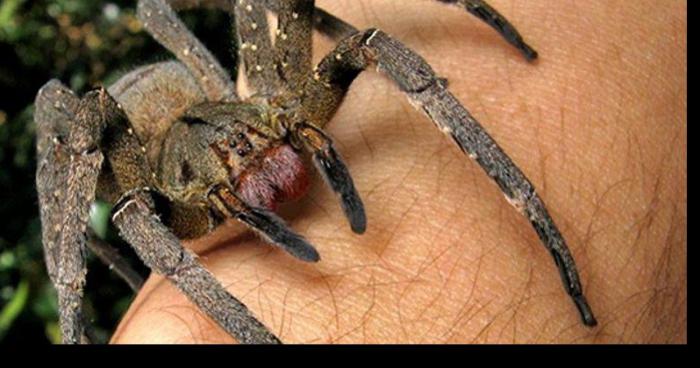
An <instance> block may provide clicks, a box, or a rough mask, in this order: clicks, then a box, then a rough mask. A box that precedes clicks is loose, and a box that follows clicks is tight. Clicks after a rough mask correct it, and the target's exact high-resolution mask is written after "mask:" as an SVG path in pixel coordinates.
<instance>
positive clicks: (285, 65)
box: [275, 0, 314, 91]
mask: <svg viewBox="0 0 700 368" xmlns="http://www.w3.org/2000/svg"><path fill="white" fill-rule="evenodd" d="M277 15H278V21H277V30H276V32H275V34H276V38H275V50H276V51H277V57H276V58H275V60H276V62H277V69H278V70H279V71H280V73H279V74H280V76H281V78H282V79H283V80H284V81H285V83H286V85H287V86H288V87H289V88H290V89H292V90H294V91H297V90H300V89H301V88H302V83H303V82H304V81H305V80H306V78H307V77H308V75H309V74H310V70H311V33H312V31H313V15H314V0H288V1H281V2H279V8H278V10H277Z"/></svg>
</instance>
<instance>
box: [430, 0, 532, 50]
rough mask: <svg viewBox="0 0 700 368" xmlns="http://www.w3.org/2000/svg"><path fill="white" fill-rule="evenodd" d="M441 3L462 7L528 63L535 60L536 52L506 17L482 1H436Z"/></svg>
mask: <svg viewBox="0 0 700 368" xmlns="http://www.w3.org/2000/svg"><path fill="white" fill-rule="evenodd" d="M437 1H440V2H443V3H448V4H454V5H458V6H461V7H463V8H464V9H466V10H467V11H468V12H469V13H471V14H472V15H474V16H476V17H477V18H479V19H481V20H482V21H484V22H486V23H487V24H488V25H489V26H491V28H493V29H495V30H496V31H497V32H498V33H499V34H500V35H501V36H502V37H503V38H504V39H505V40H506V41H508V43H510V44H511V45H513V46H514V47H515V48H517V49H518V50H520V52H521V53H522V54H523V56H524V57H525V58H526V59H527V60H528V61H533V60H535V59H537V51H535V50H534V49H533V48H532V47H530V45H528V44H527V43H525V40H524V39H523V36H521V35H520V32H518V30H517V29H516V28H515V26H513V25H512V24H511V23H510V22H509V21H508V19H506V17H504V16H503V15H501V13H499V12H498V11H497V10H496V9H494V8H493V7H492V6H491V5H489V4H487V3H486V1H483V0H437Z"/></svg>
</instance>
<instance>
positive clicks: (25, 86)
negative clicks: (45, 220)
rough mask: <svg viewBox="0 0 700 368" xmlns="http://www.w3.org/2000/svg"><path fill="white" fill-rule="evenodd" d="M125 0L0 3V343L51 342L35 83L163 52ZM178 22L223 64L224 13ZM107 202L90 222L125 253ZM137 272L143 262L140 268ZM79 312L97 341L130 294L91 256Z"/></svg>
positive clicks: (91, 77)
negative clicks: (38, 191)
mask: <svg viewBox="0 0 700 368" xmlns="http://www.w3.org/2000/svg"><path fill="white" fill-rule="evenodd" d="M135 3H136V1H134V0H112V1H109V2H105V1H85V0H37V1H25V0H0V55H2V58H0V91H3V92H5V93H4V96H2V98H0V218H2V219H3V222H2V223H1V224H0V229H1V231H0V342H2V343H13V342H15V343H16V342H31V343H34V344H36V343H42V342H43V343H49V342H52V343H55V342H58V341H60V334H59V331H58V324H57V306H56V294H55V291H54V289H53V287H52V286H51V283H50V281H49V280H48V276H47V274H46V269H45V267H44V264H43V252H42V247H41V231H40V229H41V225H40V221H39V218H38V207H37V199H36V190H35V186H34V171H35V169H36V162H35V151H34V150H35V149H34V134H35V128H34V123H33V120H32V115H33V100H34V96H35V94H36V92H37V91H38V90H39V88H40V87H41V86H42V85H43V84H44V83H46V82H47V81H48V80H49V79H51V78H58V79H59V80H61V81H62V82H64V83H66V84H67V85H68V86H69V87H71V88H72V89H73V90H75V91H76V92H78V93H84V92H86V91H87V90H89V89H91V88H93V87H95V86H97V85H100V84H105V85H109V84H110V83H111V82H113V81H114V80H116V79H117V78H118V77H119V76H121V75H123V74H124V73H125V72H127V71H128V70H130V69H132V68H134V67H136V66H138V65H142V64H147V63H151V62H154V61H159V60H163V59H166V58H170V57H171V56H170V55H169V54H168V53H167V51H165V50H164V49H163V48H162V47H160V46H159V45H158V44H157V43H155V42H154V41H153V40H151V38H150V37H149V36H148V35H147V34H146V33H145V32H143V31H142V29H141V25H140V23H139V22H138V21H137V19H136V17H135V14H134V7H135ZM184 19H185V21H186V23H188V25H189V26H190V27H192V28H193V29H194V30H195V33H196V34H197V35H198V36H200V38H202V39H204V40H210V42H207V44H208V45H209V46H210V47H212V49H213V51H214V53H215V55H217V56H218V57H219V58H220V59H221V60H222V62H223V63H224V64H227V63H230V60H231V57H230V55H229V52H230V50H229V47H230V41H229V37H228V34H229V33H228V26H229V19H228V17H227V16H226V15H224V14H221V13H218V12H213V11H195V12H188V13H187V14H185V16H184ZM109 211H110V207H109V205H105V204H98V205H97V206H95V207H94V210H93V213H92V214H93V216H92V219H91V226H93V228H94V230H95V231H96V233H97V234H99V235H100V236H101V237H105V238H106V239H107V240H109V241H110V242H111V243H113V244H115V245H116V246H117V247H118V248H119V249H120V251H121V252H122V253H123V254H124V255H125V256H127V257H129V258H131V259H132V260H134V264H135V265H139V263H138V261H136V260H135V257H134V255H133V252H131V251H130V250H129V248H128V246H127V245H125V244H123V243H121V242H120V240H119V239H118V237H117V236H116V235H115V234H114V232H113V229H111V228H110V227H108V224H107V221H108V218H109ZM140 267H141V268H140V269H141V270H142V271H145V269H144V268H143V267H142V266H140ZM88 268H89V271H90V272H89V273H88V281H87V286H86V302H85V310H86V313H87V315H88V316H89V318H90V319H91V320H92V322H93V325H94V326H95V331H94V332H95V334H96V335H98V336H100V337H102V338H104V339H106V338H108V336H109V334H110V332H111V331H113V330H114V328H115V326H116V324H117V323H118V321H119V318H121V316H122V315H123V313H124V311H125V310H126V308H127V307H128V305H129V303H130V301H131V298H132V293H131V291H130V290H129V289H128V287H127V286H126V284H124V283H123V282H122V281H121V280H119V279H118V278H117V277H116V276H115V275H113V274H112V273H111V272H110V271H109V270H108V269H107V267H105V266H103V265H102V264H101V263H100V262H99V260H97V259H94V258H93V257H90V258H89V259H88Z"/></svg>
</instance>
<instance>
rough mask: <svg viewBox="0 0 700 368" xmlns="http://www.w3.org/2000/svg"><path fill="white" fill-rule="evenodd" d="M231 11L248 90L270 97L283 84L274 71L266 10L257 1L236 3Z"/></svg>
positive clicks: (273, 51) (273, 56) (239, 0)
mask: <svg viewBox="0 0 700 368" xmlns="http://www.w3.org/2000/svg"><path fill="white" fill-rule="evenodd" d="M234 10H235V23H236V32H237V37H238V52H239V59H240V60H241V62H242V63H243V66H244V69H245V76H246V80H247V81H248V86H249V88H251V89H252V90H253V92H257V93H259V94H263V95H266V96H272V95H273V94H275V93H276V92H278V91H280V90H281V88H282V87H283V83H282V80H281V78H280V76H279V74H278V73H277V70H276V65H275V56H276V55H275V50H274V48H273V46H272V39H271V38H270V28H269V26H268V24H267V14H266V9H265V6H264V4H262V3H261V2H259V1H254V0H237V1H236V5H235V9H234Z"/></svg>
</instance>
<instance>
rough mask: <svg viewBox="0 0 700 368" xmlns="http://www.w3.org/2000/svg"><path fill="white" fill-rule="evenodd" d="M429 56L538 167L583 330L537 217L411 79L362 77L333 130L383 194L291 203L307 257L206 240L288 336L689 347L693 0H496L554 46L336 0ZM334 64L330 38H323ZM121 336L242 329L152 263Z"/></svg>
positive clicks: (380, 4) (287, 212) (401, 8)
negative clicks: (358, 213)
mask: <svg viewBox="0 0 700 368" xmlns="http://www.w3.org/2000/svg"><path fill="white" fill-rule="evenodd" d="M317 3H318V6H320V7H322V8H324V9H326V10H328V11H329V12H331V13H333V14H335V15H337V16H339V17H341V18H343V19H345V20H347V21H349V22H351V23H353V24H354V25H355V26H357V27H358V28H361V29H362V28H366V27H370V26H377V27H380V28H382V29H383V30H384V31H386V32H387V33H389V34H391V35H392V36H394V37H395V38H396V39H398V40H401V41H403V42H404V43H405V44H407V45H408V46H409V47H411V48H413V49H414V50H416V51H417V52H418V53H420V54H421V55H423V56H424V57H425V58H426V59H427V61H428V62H429V63H430V64H431V65H432V66H433V67H434V69H435V70H436V71H437V72H438V73H439V74H440V75H441V76H443V77H446V78H448V80H449V82H450V89H451V90H452V91H453V93H454V94H455V95H456V96H457V97H458V98H459V99H460V100H461V101H462V102H463V103H464V104H465V106H466V107H467V108H468V109H469V110H470V111H471V112H472V113H473V114H474V116H475V117H476V118H477V119H478V120H479V121H481V122H482V124H484V126H485V127H486V129H487V130H488V131H489V132H490V133H491V134H492V135H493V136H494V138H495V139H496V140H497V141H498V142H499V143H500V145H501V146H502V147H503V148H504V149H505V150H506V152H508V154H509V155H510V156H511V157H512V158H513V160H514V161H515V162H516V163H517V164H518V166H520V167H521V168H522V169H523V171H524V172H525V173H526V175H527V176H528V177H529V178H530V179H531V181H532V182H533V184H534V185H535V187H536V188H538V192H539V193H540V195H541V196H542V197H543V199H544V200H545V201H546V203H547V206H548V208H549V210H550V212H551V214H552V217H553V218H554V220H555V221H556V223H557V224H558V225H559V227H560V229H561V230H562V232H563V234H564V236H565V238H566V239H567V240H568V243H569V246H570V247H571V250H572V252H573V254H574V256H575V257H576V260H577V263H578V267H579V271H580V272H581V276H582V282H583V285H584V288H585V292H586V294H587V295H588V298H589V301H590V303H591V306H592V308H593V309H594V311H595V312H596V315H597V318H598V321H599V326H598V327H596V328H593V329H589V328H586V327H584V326H582V325H581V323H580V320H579V316H578V315H577V313H576V311H575V310H574V307H573V306H572V305H571V303H570V300H569V298H568V296H567V295H566V294H565V293H563V292H562V290H561V283H560V280H559V278H558V277H556V274H557V271H556V268H555V267H554V265H553V264H552V261H551V257H550V255H549V254H547V253H546V252H544V251H543V249H542V246H541V244H540V241H539V239H538V238H537V235H536V234H535V233H534V232H533V231H532V229H531V227H530V226H529V224H528V223H527V221H526V219H524V218H523V217H522V216H520V215H519V214H518V213H517V212H516V211H514V210H513V208H512V207H511V206H510V205H509V204H508V203H507V202H506V201H505V200H504V198H503V195H502V194H501V192H500V191H499V190H498V188H497V186H496V185H494V184H493V182H492V181H491V180H489V179H488V177H487V176H486V175H484V173H483V172H482V170H481V169H480V168H479V167H478V166H477V165H476V164H474V163H473V162H470V161H468V160H466V159H465V158H464V157H463V155H462V153H461V152H460V150H459V149H458V148H457V147H456V146H455V145H454V144H453V142H451V141H450V140H449V139H448V138H446V137H444V136H443V135H442V134H441V133H440V132H439V131H438V130H436V129H434V128H433V127H432V126H431V125H432V123H430V122H429V121H428V120H427V119H426V118H425V117H424V116H422V115H421V114H420V113H419V112H418V111H416V110H415V109H414V108H413V107H411V106H410V104H409V103H408V102H407V101H406V100H405V98H404V97H403V96H402V95H401V93H399V91H398V90H397V89H396V88H395V87H394V86H392V84H391V83H390V82H389V81H387V80H386V79H385V78H383V77H381V76H379V75H378V74H376V73H365V74H362V75H361V76H360V77H359V79H358V81H357V82H356V84H355V85H353V87H352V88H351V90H350V93H349V95H348V98H347V100H346V101H345V103H344V104H343V105H342V107H341V109H340V111H339V112H338V114H337V115H336V116H335V118H334V119H333V121H332V122H331V123H330V124H329V125H328V127H327V129H328V131H329V133H330V134H332V135H333V136H334V137H335V140H336V142H337V145H338V149H339V150H340V151H341V153H342V155H343V157H344V158H345V159H346V162H347V164H348V167H349V168H350V171H351V172H352V175H353V177H354V179H355V184H356V186H357V188H358V190H359V192H360V194H361V196H362V197H363V198H364V202H365V206H366V210H367V218H368V227H367V232H366V233H365V234H364V235H362V236H359V235H355V234H353V233H352V232H351V231H350V229H348V227H347V224H346V222H345V219H344V216H343V213H342V210H341V209H340V208H339V207H338V206H337V203H336V198H335V197H334V195H333V193H332V192H330V191H329V190H327V188H325V187H324V185H323V183H322V182H321V180H320V178H315V179H314V181H313V183H312V185H311V189H310V193H309V194H308V195H307V196H306V197H304V199H302V200H300V201H298V202H296V203H292V204H290V205H285V206H283V207H282V208H281V215H282V216H283V217H284V218H285V219H287V221H288V222H289V223H290V225H291V226H292V228H294V229H295V230H296V231H298V232H299V233H300V234H303V235H304V236H305V237H307V238H308V240H309V241H310V242H311V243H312V244H315V245H316V246H317V247H318V250H319V252H320V254H321V262H319V263H317V264H305V263H302V262H299V261H297V260H295V259H293V258H291V257H289V256H288V255H287V254H285V253H284V252H283V251H281V250H279V249H276V248H273V247H271V246H269V245H266V244H264V243H263V241H261V240H259V239H257V238H256V237H255V236H254V235H253V234H251V232H249V231H247V230H245V229H244V228H243V226H241V225H238V224H235V223H228V224H226V225H224V226H222V227H221V228H220V229H218V230H217V231H216V232H214V233H213V234H210V235H208V236H206V237H204V238H202V239H199V240H196V241H191V242H187V243H186V245H187V246H188V247H189V248H191V249H192V250H194V251H195V252H196V253H197V254H199V255H200V257H201V260H202V262H203V263H204V264H205V265H206V267H208V268H209V269H210V270H211V271H212V272H213V273H214V275H216V277H217V278H218V279H219V280H221V282H222V283H223V284H224V285H225V286H226V287H227V289H228V290H229V291H230V292H231V293H232V294H233V295H236V296H237V297H239V298H240V299H241V300H242V301H243V302H244V303H245V304H246V305H247V306H248V307H249V308H250V309H251V310H252V311H253V313H254V314H255V315H256V316H257V317H259V318H260V319H261V320H262V322H263V323H264V324H265V325H266V326H268V327H270V329H271V330H272V331H273V332H274V333H275V334H276V335H277V336H279V337H280V338H281V339H282V340H283V341H284V342H287V343H311V342H315V343H331V342H333V343H362V342H367V343H389V342H399V343H418V342H424V343H443V342H447V343H471V342H476V343H508V342H516V343H550V342H558V343H606V342H607V343H618V342H623V343H631V342H636V343H644V342H656V343H665V342H675V343H683V342H687V329H686V322H687V285H686V276H687V266H686V259H687V235H686V234H687V209H686V207H687V186H686V176H687V171H686V152H687V132H686V126H687V125H686V124H687V113H686V108H687V97H686V96H687V82H686V80H687V78H686V75H687V63H686V55H687V52H686V39H687V38H686V33H687V17H686V13H687V5H686V2H685V1H666V2H664V5H663V6H659V5H658V3H657V2H655V1H651V0H638V1H633V2H630V1H623V0H615V1H613V0H601V1H586V2H558V1H557V2H552V1H546V0H531V1H526V2H524V1H515V0H493V1H492V2H491V3H492V5H493V6H494V7H496V8H497V9H499V10H501V11H502V12H503V13H504V14H505V15H507V17H508V18H509V19H510V20H512V21H513V22H514V23H515V25H516V26H517V27H518V28H519V29H520V30H521V31H522V33H523V35H524V36H525V37H526V38H527V39H528V40H529V41H530V42H531V43H532V45H533V46H534V47H535V48H536V49H537V50H538V51H539V52H540V60H539V61H538V62H536V63H535V64H534V65H531V64H528V63H527V62H525V61H523V60H522V58H521V57H520V55H519V54H518V53H517V51H516V50H514V49H513V48H511V47H509V46H508V45H507V44H505V43H504V42H503V40H502V39H500V38H499V37H498V35H496V34H495V33H494V32H492V30H491V29H489V28H488V27H487V26H485V25H484V24H481V23H480V22H478V21H477V20H475V19H473V18H470V17H468V16H466V15H465V14H464V13H463V12H461V11H458V10H454V9H451V8H450V7H445V6H440V4H436V3H432V2H428V1H411V2H400V1H395V0H365V1H355V0H353V1H349V0H342V1H341V0H326V1H318V2H317ZM314 46H315V51H314V55H315V57H316V58H315V59H316V60H317V59H318V58H319V57H320V56H321V55H324V54H325V53H326V52H328V51H329V50H330V49H331V46H332V45H331V43H330V42H328V41H327V40H324V39H322V38H321V37H317V38H316V42H315V45H314ZM112 342H114V343H146V342H148V343H193V342H196V343H229V342H233V340H232V338H231V337H230V336H229V335H227V334H226V333H225V332H224V331H223V330H221V329H220V328H219V327H218V326H217V325H216V324H215V323H214V322H213V321H211V320H209V319H208V318H207V317H205V316H204V315H203V314H202V313H201V312H200V311H199V310H197V308H196V307H195V306H194V305H192V304H191V303H190V302H189V301H188V300H187V299H186V297H185V296H184V295H182V294H181V293H179V292H178V291H177V289H176V288H175V287H174V286H173V285H172V284H170V283H168V282H167V281H166V280H165V279H163V278H162V277H160V276H155V275H154V276H152V277H151V278H150V279H149V280H148V281H147V282H146V284H145V286H144V288H143V289H142V291H141V292H140V293H139V294H138V296H137V298H136V300H135V301H134V303H133V304H132V306H131V308H130V310H129V312H128V313H127V315H126V316H125V317H124V319H123V321H122V323H121V325H120V326H119V328H118V330H117V332H116V333H115V335H114V337H113V339H112Z"/></svg>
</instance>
